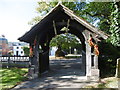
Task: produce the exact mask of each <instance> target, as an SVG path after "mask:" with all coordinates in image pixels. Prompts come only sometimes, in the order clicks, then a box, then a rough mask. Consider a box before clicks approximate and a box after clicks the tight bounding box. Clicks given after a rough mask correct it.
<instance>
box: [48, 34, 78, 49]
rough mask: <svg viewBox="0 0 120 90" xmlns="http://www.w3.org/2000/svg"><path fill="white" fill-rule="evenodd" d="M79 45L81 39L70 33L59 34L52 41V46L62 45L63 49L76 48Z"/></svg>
mask: <svg viewBox="0 0 120 90" xmlns="http://www.w3.org/2000/svg"><path fill="white" fill-rule="evenodd" d="M77 45H80V41H79V39H78V38H77V37H76V36H75V35H73V34H70V33H66V34H60V35H57V36H56V37H55V38H53V39H52V40H51V43H50V46H57V47H58V46H60V47H61V48H62V49H69V47H72V48H74V47H76V46H77Z"/></svg>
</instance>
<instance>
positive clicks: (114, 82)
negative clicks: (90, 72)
mask: <svg viewBox="0 0 120 90" xmlns="http://www.w3.org/2000/svg"><path fill="white" fill-rule="evenodd" d="M97 87H98V88H117V87H118V79H117V78H115V77H110V78H107V79H106V80H104V83H100V84H98V86H97Z"/></svg>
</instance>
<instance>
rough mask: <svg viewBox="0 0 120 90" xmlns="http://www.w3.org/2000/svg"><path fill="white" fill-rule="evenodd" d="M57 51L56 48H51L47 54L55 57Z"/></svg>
mask: <svg viewBox="0 0 120 90" xmlns="http://www.w3.org/2000/svg"><path fill="white" fill-rule="evenodd" d="M56 51H57V47H51V48H50V52H49V55H50V56H55V52H56Z"/></svg>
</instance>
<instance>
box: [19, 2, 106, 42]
mask: <svg viewBox="0 0 120 90" xmlns="http://www.w3.org/2000/svg"><path fill="white" fill-rule="evenodd" d="M68 17H70V18H71V19H72V20H75V21H76V22H77V23H79V24H81V25H82V26H84V27H85V28H86V29H87V30H89V31H90V32H92V33H94V34H95V35H97V36H99V37H100V38H102V39H107V38H108V35H107V34H106V33H104V32H103V31H101V30H99V29H97V28H95V27H94V26H93V25H91V24H90V23H88V22H87V21H85V20H84V19H83V18H81V17H78V16H76V15H75V14H74V13H73V11H71V10H70V9H69V8H67V7H65V6H64V5H62V4H60V3H59V4H57V5H56V6H55V7H54V8H53V9H52V10H51V11H50V12H49V13H47V14H46V15H45V16H44V17H43V19H41V21H40V22H39V23H37V24H36V25H35V26H33V27H32V28H31V30H30V31H28V32H27V33H25V34H24V35H23V36H22V37H20V38H18V40H20V41H24V42H28V43H31V42H33V41H34V39H35V36H36V35H37V34H38V33H41V34H44V32H45V30H46V29H50V28H49V27H50V26H51V25H52V24H53V23H52V22H53V20H56V21H59V20H62V19H61V18H63V19H65V18H68Z"/></svg>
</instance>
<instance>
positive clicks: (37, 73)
mask: <svg viewBox="0 0 120 90" xmlns="http://www.w3.org/2000/svg"><path fill="white" fill-rule="evenodd" d="M33 60H34V65H35V72H34V78H37V77H39V40H38V38H36V45H35V48H34V59H33Z"/></svg>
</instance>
